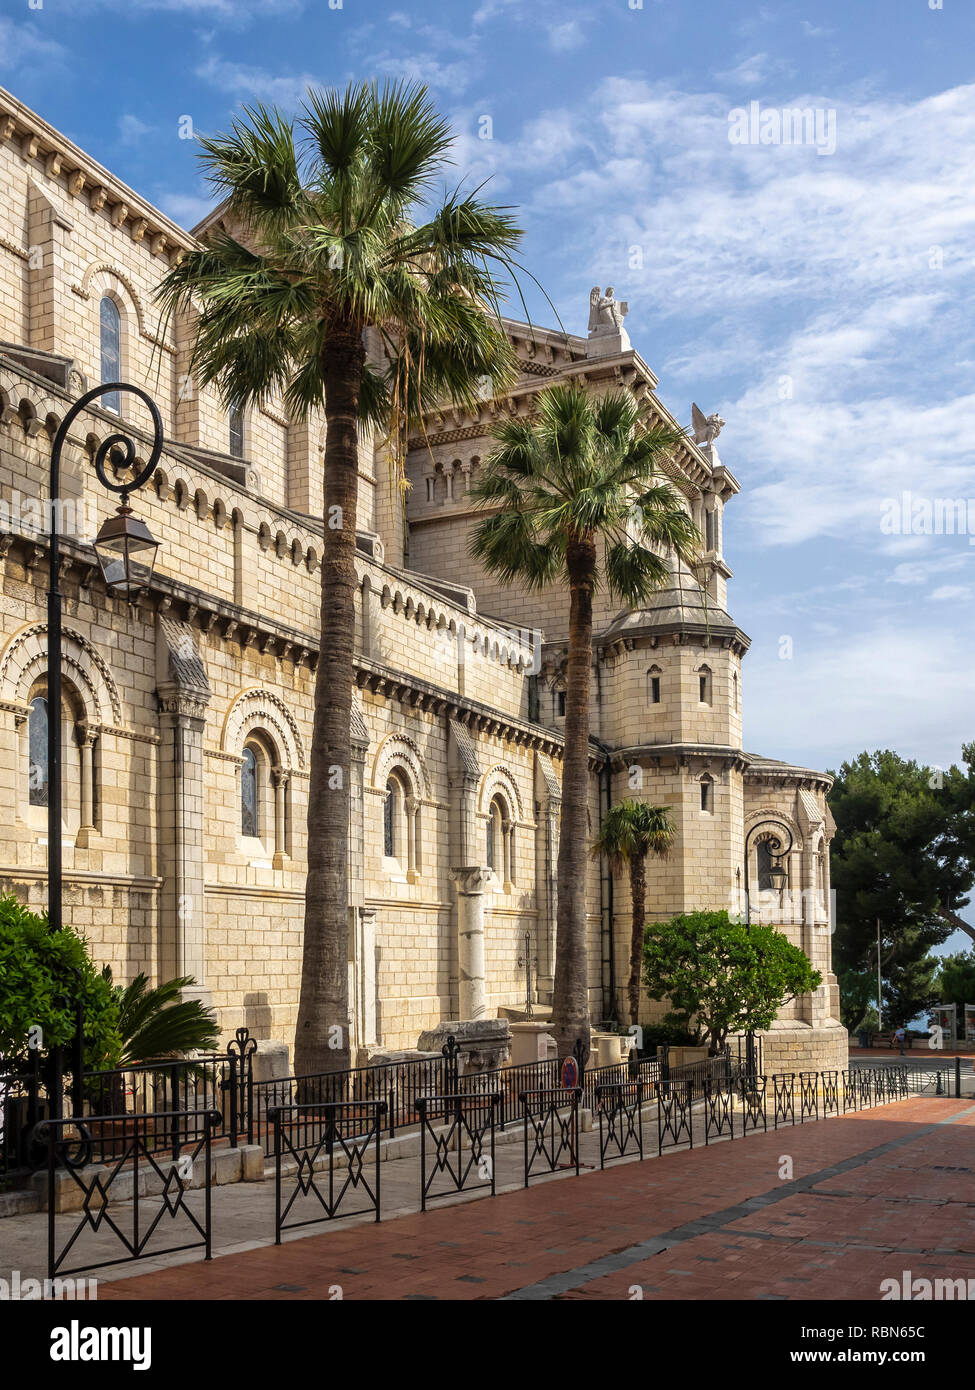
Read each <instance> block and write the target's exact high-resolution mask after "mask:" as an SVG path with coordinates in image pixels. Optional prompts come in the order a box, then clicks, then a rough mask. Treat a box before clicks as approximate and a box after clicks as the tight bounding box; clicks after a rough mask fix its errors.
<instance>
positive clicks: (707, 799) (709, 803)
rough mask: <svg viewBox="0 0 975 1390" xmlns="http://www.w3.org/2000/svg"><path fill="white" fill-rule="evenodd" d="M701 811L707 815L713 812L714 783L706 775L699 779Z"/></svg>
mask: <svg viewBox="0 0 975 1390" xmlns="http://www.w3.org/2000/svg"><path fill="white" fill-rule="evenodd" d="M701 810H702V811H706V812H707V813H708V815H711V814H712V812H713V811H714V783H713V781H712V780H711V778H710V777H709V776H708V774H707V773H705V774H704V776H703V777H702V778H701Z"/></svg>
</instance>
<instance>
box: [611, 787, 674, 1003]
mask: <svg viewBox="0 0 975 1390" xmlns="http://www.w3.org/2000/svg"><path fill="white" fill-rule="evenodd" d="M676 834H677V827H676V825H675V824H674V817H673V813H672V812H671V809H670V807H669V806H654V805H652V804H651V803H650V802H649V801H620V802H618V803H617V805H615V806H612V807H610V809H609V810H608V811H607V812H606V815H605V816H604V818H603V823H602V825H601V826H600V828H599V835H598V836H597V838H596V841H595V843H594V844H593V847H592V853H593V857H594V858H598V857H599V856H600V855H603V854H604V855H605V856H606V858H607V859H608V860H609V862H610V866H611V867H612V869H613V872H614V873H622V872H623V870H624V869H627V870H629V875H630V902H631V904H632V910H633V911H632V927H631V932H630V975H629V979H628V981H627V999H628V1002H629V1006H630V1022H631V1023H639V1021H640V971H641V968H642V964H643V935H644V932H645V931H646V904H647V857H648V856H649V855H651V854H656V855H659V856H660V857H661V858H663V857H664V856H665V855H666V854H667V853H668V851H669V850H670V847H671V845H672V844H673V842H674V837H675V835H676Z"/></svg>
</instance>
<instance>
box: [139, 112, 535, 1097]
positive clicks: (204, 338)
mask: <svg viewBox="0 0 975 1390" xmlns="http://www.w3.org/2000/svg"><path fill="white" fill-rule="evenodd" d="M296 127H297V130H298V134H299V139H298V142H297V143H296ZM450 141H451V136H450V129H449V125H448V123H447V122H446V121H443V120H441V118H440V117H439V116H438V115H437V114H436V112H435V110H434V108H433V107H432V105H431V104H430V102H429V100H428V99H427V94H426V89H425V88H424V87H422V86H418V85H409V84H386V85H385V86H383V87H382V88H379V87H377V86H376V85H361V84H355V85H350V86H349V87H348V88H347V89H346V91H345V92H344V93H339V92H336V91H331V90H330V91H326V92H311V91H310V92H309V93H308V97H307V102H306V104H305V106H304V107H303V109H302V114H301V116H300V118H299V119H298V120H297V122H296V123H292V122H290V121H288V120H287V119H286V118H285V117H284V116H283V115H282V114H280V113H279V112H278V111H276V110H273V109H271V110H269V109H267V108H265V107H263V106H258V107H256V108H253V109H249V108H245V113H244V119H243V120H240V121H235V122H234V123H233V125H232V129H231V132H230V134H228V135H220V136H217V137H214V138H212V139H204V140H201V145H202V147H203V148H202V154H201V158H202V161H203V164H204V167H205V169H206V171H207V173H208V175H209V178H210V181H211V183H212V185H213V186H214V188H215V190H216V191H217V192H218V193H220V194H222V195H223V196H224V197H225V198H226V212H227V216H228V219H229V222H230V225H231V226H232V227H233V228H234V229H235V230H237V231H239V233H240V237H241V239H240V240H238V239H237V237H235V236H232V235H230V233H229V232H227V231H214V232H213V233H211V234H210V235H208V237H207V239H206V244H205V246H204V247H203V248H202V249H200V250H197V251H193V252H191V253H190V254H189V255H187V256H186V258H185V259H184V260H183V261H182V262H181V263H180V264H179V265H178V266H176V267H174V268H173V269H172V270H171V271H170V272H169V274H168V275H167V276H166V278H165V280H164V281H163V285H162V289H161V298H162V300H163V303H164V305H166V307H167V311H168V312H173V311H190V310H192V311H194V312H198V313H199V319H198V323H197V333H196V341H195V351H194V357H193V369H194V370H195V371H196V372H197V373H198V377H199V380H200V381H201V383H202V384H203V385H206V384H210V383H215V384H216V385H217V386H218V387H219V389H220V391H221V394H222V397H223V399H224V401H225V403H226V404H227V405H238V406H241V405H245V404H247V403H251V402H252V403H256V404H261V403H264V402H266V401H267V400H268V399H269V398H270V397H271V396H272V395H273V394H275V393H277V392H281V393H282V394H283V399H284V402H285V407H286V409H287V411H288V414H289V416H290V418H291V419H301V418H304V417H305V416H307V415H308V413H309V412H311V411H314V410H318V409H321V410H322V411H323V412H324V415H325V420H326V425H327V433H326V444H325V486H324V497H323V503H322V515H323V519H324V540H323V547H322V601H321V646H320V653H319V659H318V670H317V675H316V682H315V704H314V725H313V733H312V745H311V756H310V766H309V773H310V784H309V794H308V878H307V883H306V887H305V920H304V955H303V962H302V975H301V994H300V1000H299V1006H298V1020H297V1029H296V1039H295V1070H296V1073H297V1074H299V1075H302V1074H303V1075H308V1074H310V1073H314V1072H321V1071H337V1070H342V1069H344V1068H346V1067H348V1066H349V1065H350V1055H349V1054H350V1037H349V1029H350V1020H349V1001H348V965H347V961H348V938H349V906H348V904H349V893H348V881H347V880H348V870H347V865H348V841H349V815H350V795H349V780H350V779H349V773H350V764H351V732H350V721H351V713H352V686H353V677H354V669H353V640H354V630H355V614H354V607H353V594H354V590H355V586H356V575H355V563H354V561H355V549H356V510H357V485H358V430H359V426H360V425H361V424H362V423H364V422H368V423H373V424H376V425H378V426H379V427H381V428H384V429H387V430H389V431H390V433H391V436H392V441H393V446H392V447H393V452H394V455H395V456H396V457H397V458H398V459H399V461H400V463H401V459H402V449H403V447H404V442H405V435H406V430H407V428H408V425H409V422H410V421H411V420H414V419H416V418H418V416H419V414H420V412H422V410H423V409H425V408H428V407H429V406H430V405H432V404H434V403H438V402H439V403H443V402H444V401H445V400H449V401H450V402H452V403H454V404H459V405H461V406H468V407H470V406H473V405H474V404H475V403H476V401H477V399H478V392H479V385H480V384H482V383H483V380H484V378H485V377H488V378H489V379H490V380H491V382H492V384H493V386H494V387H495V388H497V389H501V388H502V387H503V386H504V385H506V384H507V383H508V382H510V380H511V379H512V364H513V354H512V352H511V349H510V346H509V344H508V341H507V339H506V337H505V335H504V332H503V330H502V327H501V324H500V322H499V314H500V310H499V302H500V301H499V294H500V290H501V284H502V282H501V280H500V279H498V278H496V274H495V272H496V271H497V270H498V269H501V270H508V271H510V270H511V268H512V267H513V266H514V264H515V263H514V262H513V261H512V259H511V256H512V252H513V249H514V247H515V246H516V245H517V243H518V241H519V239H520V236H521V233H520V231H519V229H518V228H517V227H516V226H515V224H514V221H513V220H512V218H511V216H510V215H509V212H508V210H506V209H503V208H500V207H495V206H492V205H489V204H487V203H485V202H483V201H481V200H480V199H478V198H477V197H476V196H462V195H461V194H460V193H459V192H457V193H454V194H452V195H449V196H447V197H446V198H445V200H444V201H443V202H442V203H440V204H439V205H437V206H435V207H434V210H433V211H432V212H430V211H429V210H428V209H427V208H426V207H425V206H424V200H425V199H427V198H428V197H429V195H430V191H431V185H432V184H433V182H434V181H435V180H436V179H437V178H438V177H439V176H440V174H441V173H442V171H443V169H444V164H445V162H446V158H447V151H448V148H449V145H450ZM245 242H246V244H245ZM516 283H517V282H516ZM370 330H371V331H372V339H373V341H376V340H378V342H379V343H381V344H382V350H381V351H377V352H376V353H374V354H370V355H369V356H367V351H366V345H365V343H366V334H367V331H370Z"/></svg>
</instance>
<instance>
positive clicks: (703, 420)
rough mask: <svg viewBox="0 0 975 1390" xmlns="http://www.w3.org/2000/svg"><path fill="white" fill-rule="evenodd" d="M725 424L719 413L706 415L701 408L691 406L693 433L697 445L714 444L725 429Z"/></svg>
mask: <svg viewBox="0 0 975 1390" xmlns="http://www.w3.org/2000/svg"><path fill="white" fill-rule="evenodd" d="M724 424H725V422H724V420H722V418H721V416H720V415H718V414H717V412H715V413H714V414H713V415H705V413H704V411H703V410H701V408H700V407H699V406H697V405H692V406H691V433H692V434H693V436H694V443H695V444H713V443H714V441H715V440H716V439H717V437H718V435H719V434H720V433H721V431H722V430H723V429H724Z"/></svg>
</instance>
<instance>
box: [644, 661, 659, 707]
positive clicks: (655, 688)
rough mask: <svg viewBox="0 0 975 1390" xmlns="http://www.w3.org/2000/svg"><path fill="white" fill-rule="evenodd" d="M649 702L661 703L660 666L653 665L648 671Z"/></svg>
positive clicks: (652, 703) (651, 703) (653, 703)
mask: <svg viewBox="0 0 975 1390" xmlns="http://www.w3.org/2000/svg"><path fill="white" fill-rule="evenodd" d="M647 704H649V705H659V704H660V667H659V666H651V667H650V669H649V671H648V672H647Z"/></svg>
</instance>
